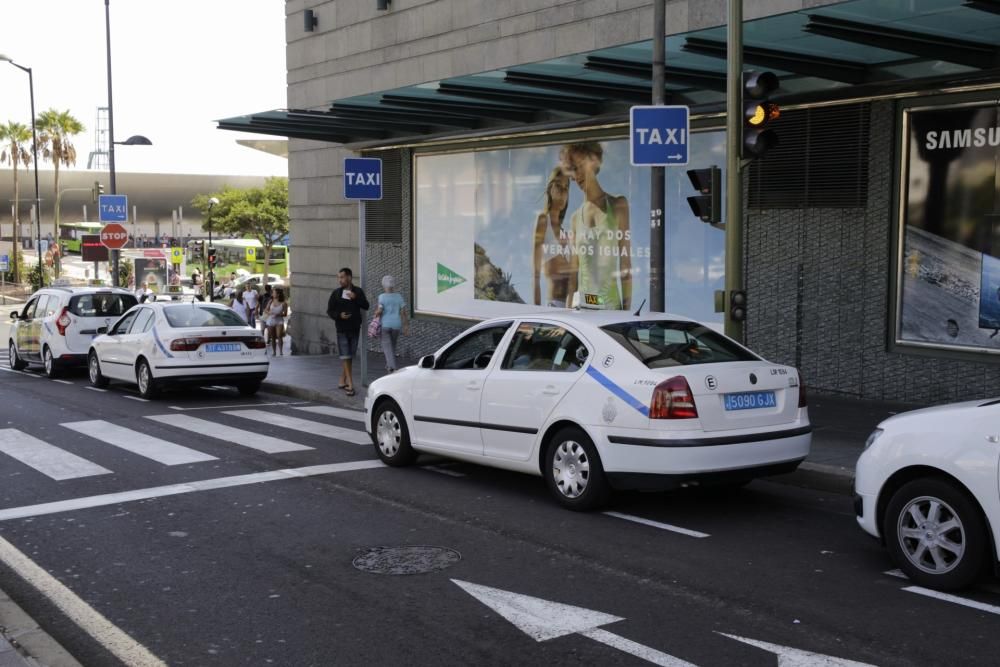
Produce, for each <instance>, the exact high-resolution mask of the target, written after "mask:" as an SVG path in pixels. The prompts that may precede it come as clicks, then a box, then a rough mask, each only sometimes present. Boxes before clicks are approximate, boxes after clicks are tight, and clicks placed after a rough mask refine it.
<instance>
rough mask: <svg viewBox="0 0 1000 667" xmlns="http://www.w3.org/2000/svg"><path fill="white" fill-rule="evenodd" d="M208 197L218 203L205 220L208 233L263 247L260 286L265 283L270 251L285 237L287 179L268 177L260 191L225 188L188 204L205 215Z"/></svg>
mask: <svg viewBox="0 0 1000 667" xmlns="http://www.w3.org/2000/svg"><path fill="white" fill-rule="evenodd" d="M211 197H216V198H217V199H218V200H219V203H218V204H216V205H215V206H214V207H212V211H211V220H207V222H208V223H209V224H211V225H212V231H213V232H216V233H220V232H221V233H223V234H236V235H238V236H241V237H244V238H252V239H256V240H257V241H259V242H260V244H261V245H262V246H263V247H264V274H265V275H264V284H267V274H268V273H269V271H268V267H269V266H270V264H271V249H272V248H274V245H275V244H276V243H277V242H278V241H279V240H281V239H282V238H284V237H285V236H286V235H287V234H288V179H287V178H281V177H278V176H276V177H274V178H269V179H267V181H265V183H264V187H261V188H232V187H229V186H228V185H227V186H225V187H223V188H222V190H220V191H219V192H213V193H210V194H206V195H198V196H197V197H195V198H194V199H193V200H192V201H191V203H192V204H193V205H194V207H195V208H197V209H198V210H200V211H201V212H202V214H203V215H206V216H207V215H208V214H209V210H208V208H209V207H208V200H209V199H210V198H211Z"/></svg>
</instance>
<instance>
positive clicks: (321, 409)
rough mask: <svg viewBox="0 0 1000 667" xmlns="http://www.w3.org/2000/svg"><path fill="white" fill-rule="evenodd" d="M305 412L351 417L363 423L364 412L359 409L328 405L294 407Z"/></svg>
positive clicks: (343, 417)
mask: <svg viewBox="0 0 1000 667" xmlns="http://www.w3.org/2000/svg"><path fill="white" fill-rule="evenodd" d="M295 409H296V410H303V411H305V412H313V413H315V414H317V415H327V416H329V417H340V418H342V419H353V420H354V421H356V422H361V423H362V424H364V423H365V419H366V417H365V413H364V412H363V411H361V410H347V409H345V408H334V407H330V406H329V405H312V406H308V407H302V408H295Z"/></svg>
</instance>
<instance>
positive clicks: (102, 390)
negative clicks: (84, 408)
mask: <svg viewBox="0 0 1000 667" xmlns="http://www.w3.org/2000/svg"><path fill="white" fill-rule="evenodd" d="M84 389H89V390H90V391H99V392H101V393H106V392H107V391H108V390H107V389H99V388H97V387H84Z"/></svg>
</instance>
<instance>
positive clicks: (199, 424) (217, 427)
mask: <svg viewBox="0 0 1000 667" xmlns="http://www.w3.org/2000/svg"><path fill="white" fill-rule="evenodd" d="M146 419H152V420H153V421H155V422H159V423H161V424H166V425H167V426H174V427H176V428H182V429H184V430H185V431H194V432H195V433H200V434H201V435H207V436H208V437H210V438H217V439H219V440H226V441H227V442H231V443H233V444H235V445H242V446H243V447H249V448H250V449H256V450H258V451H261V452H266V453H268V454H278V453H281V452H297V451H302V450H305V449H312V447H307V446H305V445H299V444H296V443H294V442H288V441H286V440H281V439H280V438H272V437H271V436H269V435H262V434H260V433H254V432H252V431H247V430H246V429H242V428H234V427H232V426H226V425H225V424H217V423H216V422H211V421H208V420H207V419H198V418H197V417H189V416H188V415H178V414H169V415H151V416H147V417H146Z"/></svg>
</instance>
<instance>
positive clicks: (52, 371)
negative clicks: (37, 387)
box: [42, 345, 61, 379]
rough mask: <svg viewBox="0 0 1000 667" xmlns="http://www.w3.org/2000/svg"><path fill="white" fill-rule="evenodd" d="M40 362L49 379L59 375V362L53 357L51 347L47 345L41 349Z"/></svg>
mask: <svg viewBox="0 0 1000 667" xmlns="http://www.w3.org/2000/svg"><path fill="white" fill-rule="evenodd" d="M42 364H43V366H44V367H45V375H46V377H48V378H50V379H55V378H57V377H59V376H60V375H61V373H60V372H59V364H58V362H57V361H56V359H55V357H53V356H52V348H50V347H49V346H48V345H46V346H45V348H44V349H42Z"/></svg>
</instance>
